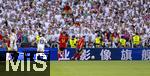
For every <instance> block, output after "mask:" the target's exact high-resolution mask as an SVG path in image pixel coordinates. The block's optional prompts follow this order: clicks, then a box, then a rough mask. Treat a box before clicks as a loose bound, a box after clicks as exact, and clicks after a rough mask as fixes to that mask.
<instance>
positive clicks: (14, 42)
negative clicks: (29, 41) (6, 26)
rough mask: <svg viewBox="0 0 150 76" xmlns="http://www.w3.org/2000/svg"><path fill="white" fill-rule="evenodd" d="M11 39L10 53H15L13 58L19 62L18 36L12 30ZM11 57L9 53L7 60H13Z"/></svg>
mask: <svg viewBox="0 0 150 76" xmlns="http://www.w3.org/2000/svg"><path fill="white" fill-rule="evenodd" d="M9 38H10V49H9V50H8V51H11V52H13V58H14V60H17V57H18V55H17V54H18V53H17V50H18V49H17V35H16V31H15V29H12V30H11V34H10V36H9ZM10 55H11V54H10V53H7V55H6V60H10V59H11V58H10Z"/></svg>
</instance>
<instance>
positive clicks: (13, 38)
mask: <svg viewBox="0 0 150 76" xmlns="http://www.w3.org/2000/svg"><path fill="white" fill-rule="evenodd" d="M10 47H11V48H12V49H13V50H17V35H16V34H15V33H12V34H11V35H10Z"/></svg>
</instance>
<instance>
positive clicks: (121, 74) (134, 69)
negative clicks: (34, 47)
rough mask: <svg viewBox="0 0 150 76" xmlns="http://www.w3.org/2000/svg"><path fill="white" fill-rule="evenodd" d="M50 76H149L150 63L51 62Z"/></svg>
mask: <svg viewBox="0 0 150 76" xmlns="http://www.w3.org/2000/svg"><path fill="white" fill-rule="evenodd" d="M50 76H150V61H59V62H58V61H51V62H50Z"/></svg>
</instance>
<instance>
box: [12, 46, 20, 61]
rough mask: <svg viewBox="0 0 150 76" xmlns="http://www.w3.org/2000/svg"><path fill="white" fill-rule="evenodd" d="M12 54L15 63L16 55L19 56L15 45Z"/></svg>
mask: <svg viewBox="0 0 150 76" xmlns="http://www.w3.org/2000/svg"><path fill="white" fill-rule="evenodd" d="M13 53H14V54H13V57H14V61H17V60H18V55H19V53H18V49H17V45H14V47H13Z"/></svg>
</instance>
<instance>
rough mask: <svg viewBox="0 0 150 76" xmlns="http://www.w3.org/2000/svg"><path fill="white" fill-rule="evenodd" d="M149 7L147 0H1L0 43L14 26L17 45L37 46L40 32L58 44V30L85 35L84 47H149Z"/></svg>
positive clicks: (50, 42)
mask: <svg viewBox="0 0 150 76" xmlns="http://www.w3.org/2000/svg"><path fill="white" fill-rule="evenodd" d="M149 8H150V2H149V1H147V0H132V1H131V0H0V26H1V27H0V45H1V47H4V46H5V45H4V43H7V41H9V39H8V36H9V34H10V33H11V31H10V30H11V29H12V28H15V29H16V31H17V37H18V41H17V44H18V47H36V38H37V36H38V35H39V32H41V33H44V34H45V35H46V36H45V37H46V39H47V41H48V45H47V47H57V46H58V38H59V34H60V32H61V31H66V32H67V34H68V35H69V37H70V38H71V37H73V36H75V38H77V39H78V37H79V36H85V42H86V46H85V47H91V48H93V47H107V48H117V47H150V25H149V24H150V21H149V16H150V14H149ZM134 36H138V37H139V38H140V39H136V38H137V37H135V38H134ZM134 42H135V43H136V42H139V44H138V46H136V45H134ZM97 45H98V46H97ZM68 47H69V41H68Z"/></svg>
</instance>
